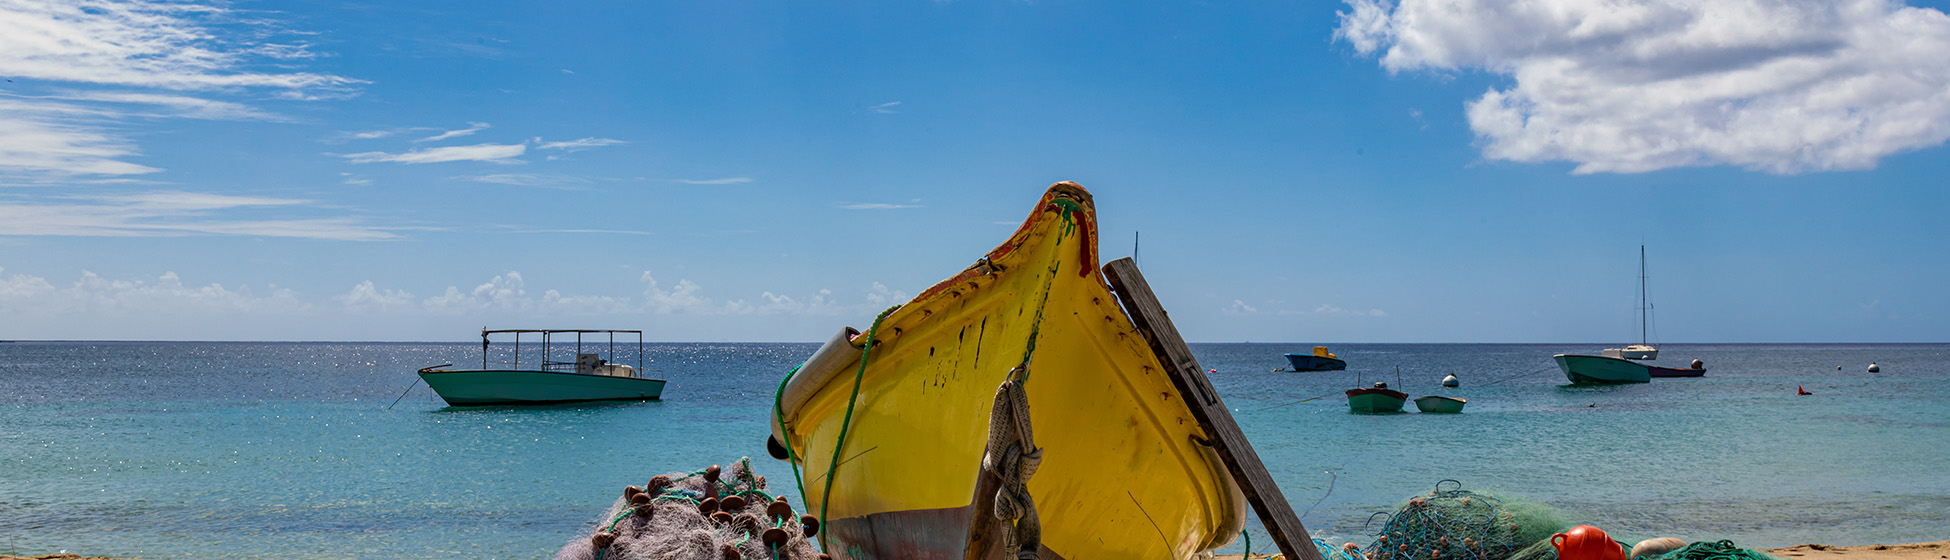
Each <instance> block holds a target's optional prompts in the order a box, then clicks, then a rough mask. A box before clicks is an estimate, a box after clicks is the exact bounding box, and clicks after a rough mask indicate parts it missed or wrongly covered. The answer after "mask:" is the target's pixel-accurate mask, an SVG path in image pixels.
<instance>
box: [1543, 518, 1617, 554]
mask: <svg viewBox="0 0 1950 560" xmlns="http://www.w3.org/2000/svg"><path fill="white" fill-rule="evenodd" d="M1551 546H1553V547H1556V548H1557V558H1558V560H1625V549H1624V548H1623V547H1620V546H1618V541H1614V540H1611V535H1607V534H1605V530H1604V529H1599V528H1597V527H1592V526H1590V525H1579V526H1576V527H1572V528H1571V530H1569V531H1565V532H1562V533H1558V534H1555V535H1551Z"/></svg>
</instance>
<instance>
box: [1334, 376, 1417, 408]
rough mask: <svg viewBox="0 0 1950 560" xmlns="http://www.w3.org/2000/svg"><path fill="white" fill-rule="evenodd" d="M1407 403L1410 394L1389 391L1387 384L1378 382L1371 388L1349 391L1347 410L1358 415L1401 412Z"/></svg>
mask: <svg viewBox="0 0 1950 560" xmlns="http://www.w3.org/2000/svg"><path fill="white" fill-rule="evenodd" d="M1407 402H1408V393H1403V392H1401V391H1396V390H1393V389H1389V388H1388V384H1387V383H1381V382H1376V383H1375V384H1374V387H1371V388H1365V389H1348V390H1347V409H1348V411H1349V412H1354V413H1357V414H1378V413H1385V412H1401V411H1402V405H1403V404H1406V403H1407Z"/></svg>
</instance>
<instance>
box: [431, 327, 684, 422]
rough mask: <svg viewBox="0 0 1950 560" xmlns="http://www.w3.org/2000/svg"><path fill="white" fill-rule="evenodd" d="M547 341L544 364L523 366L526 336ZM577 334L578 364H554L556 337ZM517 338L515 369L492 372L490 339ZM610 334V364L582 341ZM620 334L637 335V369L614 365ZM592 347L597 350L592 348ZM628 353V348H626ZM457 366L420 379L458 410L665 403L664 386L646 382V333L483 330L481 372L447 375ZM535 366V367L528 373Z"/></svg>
mask: <svg viewBox="0 0 1950 560" xmlns="http://www.w3.org/2000/svg"><path fill="white" fill-rule="evenodd" d="M524 333H529V334H541V335H542V341H543V342H542V354H541V358H540V359H539V360H537V361H536V362H535V363H533V364H523V363H521V335H522V334H524ZM571 333H573V334H575V335H576V344H575V356H576V359H575V361H572V362H557V361H551V360H552V358H551V356H552V353H553V351H554V350H555V349H554V348H552V347H551V341H550V337H552V336H553V335H556V334H571ZM494 334H513V335H514V336H515V346H514V352H513V358H512V362H510V363H507V364H500V365H512V366H514V367H510V368H491V367H489V366H490V365H494V364H490V363H489V361H488V344H489V342H488V336H489V335H494ZM584 334H607V335H609V341H608V345H607V348H608V352H607V354H608V356H609V357H608V358H605V357H603V356H604V353H601V352H583V351H582V350H583V344H582V335H584ZM617 334H635V335H636V336H637V340H636V350H637V352H636V354H637V356H636V358H637V365H636V366H634V367H632V366H629V365H624V364H616V363H611V362H610V360H611V359H614V358H615V357H616V343H615V340H616V339H615V337H616V335H617ZM592 347H594V345H593V344H592ZM625 347H626V348H627V345H626V346H625ZM451 365H453V364H445V365H438V366H432V367H425V368H420V372H419V373H420V379H422V380H425V381H426V382H427V386H428V387H432V388H433V391H434V392H435V393H437V394H439V395H440V398H441V400H444V401H447V404H449V405H452V406H488V405H520V404H552V403H567V402H582V401H620V400H657V399H659V398H662V397H663V392H664V380H662V379H654V378H649V377H644V376H643V373H644V371H643V331H622V330H566V329H505V330H487V329H482V330H481V369H446V368H447V367H448V366H451ZM524 366H532V367H524Z"/></svg>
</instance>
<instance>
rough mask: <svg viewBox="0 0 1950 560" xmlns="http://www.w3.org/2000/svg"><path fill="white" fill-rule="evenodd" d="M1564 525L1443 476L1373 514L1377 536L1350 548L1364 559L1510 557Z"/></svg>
mask: <svg viewBox="0 0 1950 560" xmlns="http://www.w3.org/2000/svg"><path fill="white" fill-rule="evenodd" d="M1377 522H1379V523H1381V526H1380V527H1379V528H1376V527H1375V524H1376V523H1377ZM1563 527H1564V524H1563V523H1562V522H1560V521H1557V520H1556V519H1554V518H1551V517H1550V516H1547V515H1538V514H1536V512H1529V511H1523V510H1520V509H1518V508H1512V507H1509V506H1506V505H1505V504H1504V503H1503V500H1500V499H1497V498H1496V497H1494V496H1490V495H1487V494H1479V493H1476V492H1471V491H1468V490H1463V489H1462V483H1461V482H1457V481H1454V480H1444V481H1441V482H1437V483H1436V485H1435V491H1434V492H1430V493H1429V494H1427V495H1423V496H1416V497H1414V498H1410V499H1409V500H1408V503H1406V504H1403V505H1402V506H1401V508H1400V509H1397V510H1395V511H1394V512H1393V513H1389V512H1379V513H1376V514H1374V516H1372V517H1369V518H1368V530H1369V535H1370V536H1372V537H1374V541H1373V542H1371V543H1369V544H1368V546H1366V547H1363V548H1361V549H1359V550H1347V551H1346V552H1348V553H1358V554H1359V555H1360V556H1361V557H1364V558H1365V560H1508V559H1511V558H1514V557H1519V556H1521V555H1520V554H1519V552H1523V551H1526V549H1527V548H1530V545H1533V544H1536V543H1539V542H1546V543H1547V542H1548V541H1547V539H1549V538H1550V535H1551V533H1554V532H1556V531H1558V530H1560V529H1562V528H1563ZM1546 548H1547V549H1548V545H1546Z"/></svg>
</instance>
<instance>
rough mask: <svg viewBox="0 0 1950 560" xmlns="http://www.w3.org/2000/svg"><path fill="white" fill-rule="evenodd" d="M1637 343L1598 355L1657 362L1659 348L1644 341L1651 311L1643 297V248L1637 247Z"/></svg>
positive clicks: (1648, 303)
mask: <svg viewBox="0 0 1950 560" xmlns="http://www.w3.org/2000/svg"><path fill="white" fill-rule="evenodd" d="M1638 304H1639V305H1638V307H1639V343H1638V344H1631V345H1626V346H1625V347H1624V348H1606V349H1605V351H1604V352H1602V353H1601V354H1600V355H1602V356H1604V357H1607V358H1619V359H1624V360H1657V359H1659V347H1657V346H1653V345H1652V343H1651V342H1648V341H1647V340H1646V336H1645V333H1646V324H1647V323H1648V321H1647V320H1646V314H1647V313H1648V312H1650V311H1652V300H1650V299H1647V298H1646V297H1645V246H1644V245H1640V246H1639V301H1638Z"/></svg>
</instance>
